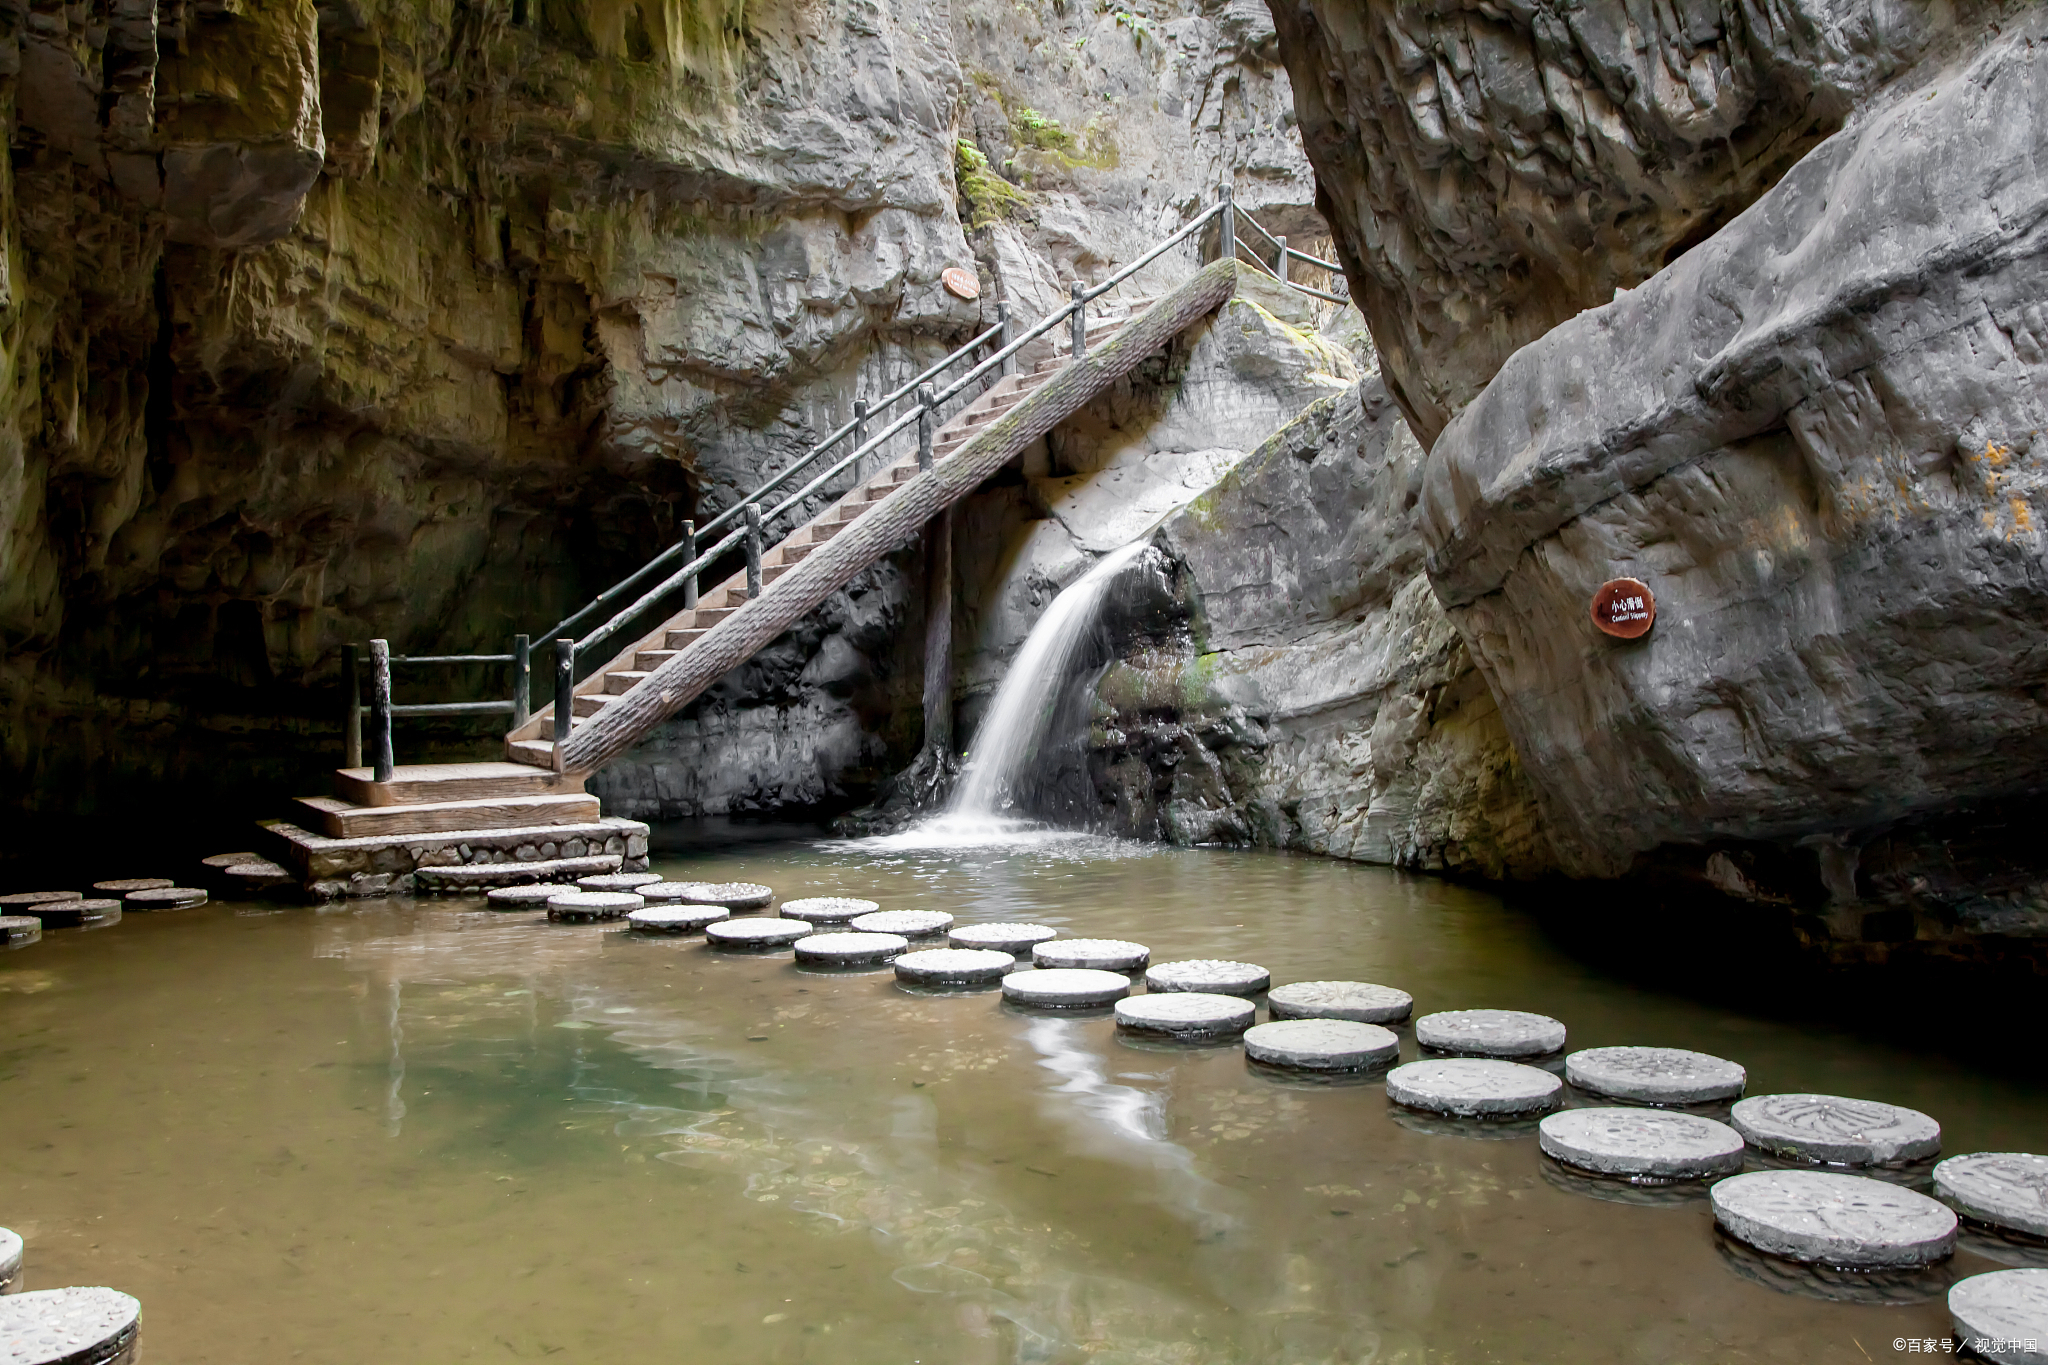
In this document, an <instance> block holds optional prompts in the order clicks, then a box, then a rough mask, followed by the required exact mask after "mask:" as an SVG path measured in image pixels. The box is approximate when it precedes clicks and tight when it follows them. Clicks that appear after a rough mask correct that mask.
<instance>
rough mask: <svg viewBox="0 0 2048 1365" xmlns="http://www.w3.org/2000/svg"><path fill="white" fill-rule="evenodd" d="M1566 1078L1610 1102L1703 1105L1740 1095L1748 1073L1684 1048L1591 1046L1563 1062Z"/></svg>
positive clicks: (1734, 1065)
mask: <svg viewBox="0 0 2048 1365" xmlns="http://www.w3.org/2000/svg"><path fill="white" fill-rule="evenodd" d="M1564 1078H1565V1079H1566V1080H1568V1081H1570V1082H1571V1083H1572V1084H1573V1085H1575V1086H1577V1087H1578V1088H1579V1089H1581V1090H1587V1091H1591V1092H1592V1093H1593V1094H1595V1095H1606V1096H1608V1097H1609V1098H1611V1099H1617V1100H1636V1101H1638V1102H1640V1103H1643V1104H1707V1103H1710V1102H1712V1101H1714V1100H1732V1099H1734V1098H1735V1097H1737V1096H1738V1095H1740V1094H1741V1093H1742V1087H1743V1086H1744V1085H1746V1084H1748V1082H1749V1073H1748V1072H1746V1071H1744V1070H1743V1069H1742V1068H1741V1067H1739V1066H1737V1065H1736V1064H1735V1063H1734V1062H1730V1061H1724V1060H1723V1059H1722V1058H1719V1057H1710V1056H1708V1055H1707V1054H1706V1053H1704V1052H1688V1051H1687V1050H1686V1049H1684V1048H1682V1047H1592V1048H1587V1049H1585V1050H1584V1051H1583V1052H1574V1053H1573V1054H1572V1055H1571V1056H1569V1057H1567V1058H1565V1059H1564Z"/></svg>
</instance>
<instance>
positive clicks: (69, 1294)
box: [0, 1286, 142, 1365]
mask: <svg viewBox="0 0 2048 1365" xmlns="http://www.w3.org/2000/svg"><path fill="white" fill-rule="evenodd" d="M141 1318H142V1305H141V1303H139V1302H137V1301H136V1300H135V1299H133V1298H131V1297H130V1296H128V1295H126V1294H123V1293H122V1292H121V1291H120V1290H118V1289H104V1288H99V1287H91V1288H87V1287H83V1286H80V1287H74V1288H70V1289H37V1290H32V1291H31V1292H29V1293H26V1294H9V1295H7V1296H6V1297H5V1298H0V1349H4V1350H6V1352H7V1355H6V1357H5V1359H6V1361H7V1365H58V1363H59V1362H64V1365H69V1362H73V1361H89V1362H91V1365H117V1363H118V1362H125V1361H128V1360H132V1359H134V1350H133V1348H134V1344H135V1337H136V1332H137V1329H138V1327H139V1325H140V1322H141Z"/></svg>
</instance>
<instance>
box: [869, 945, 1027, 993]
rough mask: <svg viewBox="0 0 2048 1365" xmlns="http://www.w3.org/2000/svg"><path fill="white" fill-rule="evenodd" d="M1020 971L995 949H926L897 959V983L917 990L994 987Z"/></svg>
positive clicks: (1008, 958) (1010, 959)
mask: <svg viewBox="0 0 2048 1365" xmlns="http://www.w3.org/2000/svg"><path fill="white" fill-rule="evenodd" d="M1016 970H1017V959H1016V958H1014V957H1012V956H1011V955H1010V954H1008V953H999V952H997V951H996V950H995V949H993V948H926V949H924V950H923V951H921V952H915V953H905V954H904V955H903V956H902V957H899V958H897V959H896V979H897V980H898V981H902V982H906V983H908V984H909V985H913V986H990V985H994V984H995V983H996V982H998V981H1001V980H1002V979H1003V978H1004V977H1006V976H1008V975H1010V973H1012V972H1014V971H1016Z"/></svg>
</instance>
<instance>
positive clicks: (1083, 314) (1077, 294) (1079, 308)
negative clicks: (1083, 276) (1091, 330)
mask: <svg viewBox="0 0 2048 1365" xmlns="http://www.w3.org/2000/svg"><path fill="white" fill-rule="evenodd" d="M1087 292H1088V289H1087V287H1086V286H1085V285H1083V284H1082V283H1081V282H1080V281H1079V280H1075V281H1074V283H1073V285H1072V287H1070V288H1069V289H1068V290H1067V296H1068V297H1069V298H1071V299H1073V301H1074V302H1073V309H1074V315H1073V317H1072V319H1071V321H1072V324H1073V329H1074V359H1076V360H1079V359H1080V358H1081V357H1082V356H1084V355H1086V354H1088V304H1087V302H1086V301H1085V300H1084V299H1083V298H1082V297H1081V296H1082V295H1083V294H1086V293H1087Z"/></svg>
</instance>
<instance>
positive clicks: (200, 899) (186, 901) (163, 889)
mask: <svg viewBox="0 0 2048 1365" xmlns="http://www.w3.org/2000/svg"><path fill="white" fill-rule="evenodd" d="M121 901H122V903H123V904H124V905H126V906H127V907H128V909H130V910H190V909H191V908H192V907H193V906H195V905H204V904H206V893H205V892H204V891H202V890H200V889H199V888H198V887H196V886H159V887H156V888H154V889H153V890H149V891H130V892H129V893H128V894H127V895H125V896H123V897H122V898H121Z"/></svg>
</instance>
